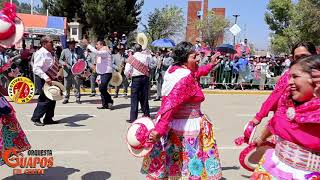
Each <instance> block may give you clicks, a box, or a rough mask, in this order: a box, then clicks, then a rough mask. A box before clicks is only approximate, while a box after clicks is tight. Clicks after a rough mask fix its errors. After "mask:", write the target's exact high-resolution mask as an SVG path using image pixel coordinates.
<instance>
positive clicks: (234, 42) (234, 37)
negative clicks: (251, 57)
mask: <svg viewBox="0 0 320 180" xmlns="http://www.w3.org/2000/svg"><path fill="white" fill-rule="evenodd" d="M232 16H233V17H235V20H234V24H237V20H238V17H239V16H240V15H239V14H234V15H232ZM233 45H234V46H235V45H236V36H235V35H233Z"/></svg>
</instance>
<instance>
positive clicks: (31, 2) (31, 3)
mask: <svg viewBox="0 0 320 180" xmlns="http://www.w3.org/2000/svg"><path fill="white" fill-rule="evenodd" d="M30 6H31V14H33V0H31V1H30Z"/></svg>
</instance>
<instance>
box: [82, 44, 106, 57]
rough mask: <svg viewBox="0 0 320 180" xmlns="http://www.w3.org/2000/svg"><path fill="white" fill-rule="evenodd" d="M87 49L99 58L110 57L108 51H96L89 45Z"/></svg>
mask: <svg viewBox="0 0 320 180" xmlns="http://www.w3.org/2000/svg"><path fill="white" fill-rule="evenodd" d="M87 48H88V49H89V50H90V51H91V52H93V53H94V54H96V55H98V56H101V57H107V56H111V54H110V52H109V51H106V50H102V51H98V50H97V49H96V48H94V47H93V46H92V45H91V44H89V45H88V46H87Z"/></svg>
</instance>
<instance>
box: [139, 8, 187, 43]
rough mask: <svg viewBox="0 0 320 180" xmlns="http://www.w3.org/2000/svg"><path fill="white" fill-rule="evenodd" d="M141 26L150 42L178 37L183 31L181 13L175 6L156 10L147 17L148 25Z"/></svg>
mask: <svg viewBox="0 0 320 180" xmlns="http://www.w3.org/2000/svg"><path fill="white" fill-rule="evenodd" d="M143 26H144V28H145V32H146V33H147V34H148V35H149V38H150V40H151V41H150V42H152V41H154V40H157V39H161V38H174V37H176V36H180V35H181V32H183V30H184V16H183V11H182V9H181V8H179V7H177V6H166V7H164V8H162V9H158V8H156V9H155V10H154V12H152V13H150V14H149V15H148V24H147V25H143Z"/></svg>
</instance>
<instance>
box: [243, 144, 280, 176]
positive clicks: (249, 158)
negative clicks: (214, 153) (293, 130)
mask: <svg viewBox="0 0 320 180" xmlns="http://www.w3.org/2000/svg"><path fill="white" fill-rule="evenodd" d="M273 148H274V144H273V143H271V142H268V141H267V142H266V143H264V144H262V145H261V146H259V147H257V146H256V145H254V144H251V145H249V146H247V147H246V148H245V149H244V150H242V151H241V153H240V156H239V162H240V164H241V166H242V167H243V168H245V169H246V170H248V171H254V170H255V169H256V168H257V167H258V165H259V162H260V160H261V158H262V157H263V155H264V154H265V152H266V151H267V150H268V149H273Z"/></svg>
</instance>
